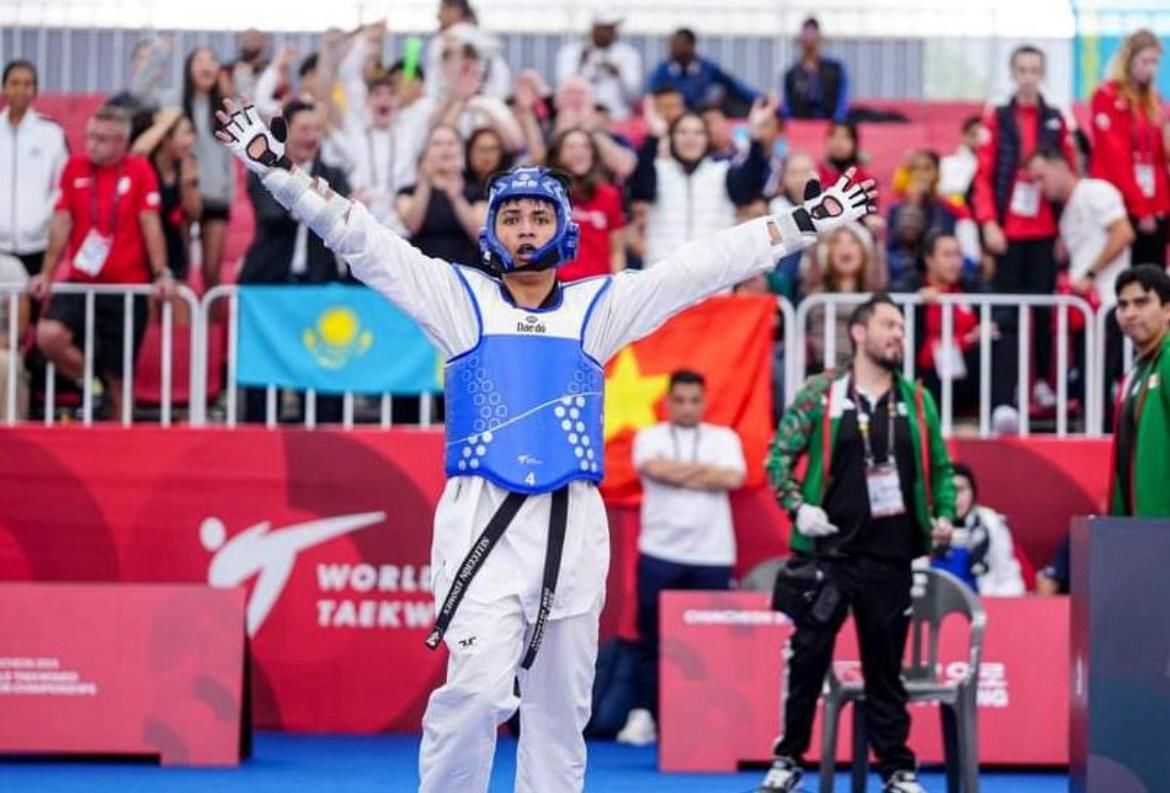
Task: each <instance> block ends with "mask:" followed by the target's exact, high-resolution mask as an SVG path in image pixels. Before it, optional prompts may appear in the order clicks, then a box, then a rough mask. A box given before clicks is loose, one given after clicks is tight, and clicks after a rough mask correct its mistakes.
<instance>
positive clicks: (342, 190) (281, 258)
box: [225, 99, 349, 284]
mask: <svg viewBox="0 0 1170 793" xmlns="http://www.w3.org/2000/svg"><path fill="white" fill-rule="evenodd" d="M284 120H285V122H286V123H287V125H288V139H287V141H286V143H285V154H286V155H287V156H288V158H289V160H291V161H292V162H293V163H295V164H296V165H297V166H299V167H300V168H303V169H304V170H305V171H306V172H308V173H310V174H311V175H312V176H316V177H320V178H321V179H324V180H325V181H326V182H328V183H329V187H330V188H331V189H332V190H334V191H335V192H337V193H339V194H340V195H345V194H347V193H348V192H349V183H348V181H347V180H346V178H345V174H344V173H342V172H341V171H340V170H339V169H337V168H334V167H332V166H329V165H327V164H326V163H325V162H324V161H323V160H322V159H321V140H322V132H323V130H322V123H321V115H320V114H319V113H318V112H317V108H316V107H314V106H313V105H310V104H308V103H306V102H302V101H300V100H299V99H294V100H293V101H291V102H289V103H288V105H287V106H286V107H285V109H284ZM225 150H226V149H225ZM229 156H230V154H229ZM248 196H249V198H251V199H252V207H253V209H254V210H255V213H256V236H255V238H253V240H252V244H251V245H249V246H248V251H247V253H245V254H244V262H243V264H242V265H241V267H240V278H239V280H240V283H241V284H323V283H329V282H332V281H337V280H340V279H341V278H342V271H341V270H340V268H339V266H338V263H337V258H336V257H335V256H334V255H333V253H332V252H330V251H329V249H328V248H326V247H325V243H324V242H322V241H321V238H320V237H318V236H317V235H316V234H314V233H312V232H311V231H310V230H309V227H308V226H306V225H305V224H303V223H297V222H296V221H295V220H294V219H293V218H292V216H291V215H290V214H289V213H288V212H287V211H286V210H285V209H284V207H282V206H281V205H280V204H278V203H277V202H276V199H274V198H272V196H271V195H270V194H269V193H268V191H267V190H265V189H264V186H263V185H262V184H260V180H259V179H258V178H256V177H255V176H249V178H248Z"/></svg>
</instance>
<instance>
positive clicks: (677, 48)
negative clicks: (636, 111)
mask: <svg viewBox="0 0 1170 793" xmlns="http://www.w3.org/2000/svg"><path fill="white" fill-rule="evenodd" d="M696 41H697V39H696V37H695V33H694V31H692V30H690V29H689V28H679V29H678V30H676V31H675V32H674V33H673V34H672V35H671V37H670V55H669V57H668V58H667V59H666V60H664V61H663V62H662V63H660V64H658V66H657V68H655V69H654V73H653V74H651V75H650V80H649V81H648V82H647V85H646V90H647V91H649V92H650V93H654V92H655V91H657V90H658V89H659V88H662V87H664V86H670V87H672V88H675V89H676V90H678V92H679V93H680V94H682V96H683V99H684V100H685V101H686V103H687V109H688V110H701V109H702V108H705V107H708V106H714V107H718V108H721V109H722V110H723V111H724V112H725V113H731V114H732V115H737V116H742V115H744V114H745V113H746V112H747V110H748V108H750V107H751V104H752V102H754V101H755V99H756V97H757V96H758V95H759V93H760V92H759V91H756V90H755V89H754V88H751V87H749V86H747V85H746V84H744V83H743V82H741V81H740V80H739V79H737V78H736V77H734V76H733V75H731V74H729V73H727V72H726V71H724V70H723V67H721V66H720V65H719V64H717V63H715V61H713V60H710V59H709V58H704V57H702V56H701V55H699V54H698V53H696V52H695V43H696Z"/></svg>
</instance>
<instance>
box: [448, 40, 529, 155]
mask: <svg viewBox="0 0 1170 793" xmlns="http://www.w3.org/2000/svg"><path fill="white" fill-rule="evenodd" d="M456 30H463V31H464V32H469V31H476V30H478V29H477V28H458V29H453V30H452V31H448V33H447V34H446V35H447V36H448V37H450V38H451V39H452V41H451V43H450V44H449V45H448V47H447V48H446V49H444V51H443V55H444V59H443V72H442V76H443V79H444V84H445V85H446V86H447V87H446V89H445V91H444V93H442V94H440V95H439V98H438V100H437V101H436V103H435V110H434V112H433V113H432V115H431V119H432V121H433V123H434V124H447V125H449V126H451V127H454V128H455V129H456V130H457V131H458V132H459V134H460V136H462V137H463V138H464V139H467V138H469V137H470V136H471V134H472V133H473V132H475V131H476V130H477V129H479V128H480V127H489V126H490V127H494V128H495V130H496V131H497V132H498V133H499V135H500V138H501V139H502V140H503V141H504V142H505V145H506V146H507V148H508V150H509V151H516V150H517V149H519V148H520V147H521V146H523V145H524V131H523V130H522V129H521V128H520V124H519V123H518V122H517V121H516V117H515V116H514V115H513V114H512V111H511V110H509V109H508V106H507V105H506V104H504V101H503V100H502V99H499V98H497V97H494V96H491V95H490V94H487V93H485V92H484V90H483V89H484V76H485V72H484V68H485V63H486V61H485V55H484V53H483V52H482V50H481V49H480V48H481V46H482V45H481V44H479V43H477V41H478V39H467V40H461V39H459V38H458V36H457V34H456V32H455V31H456ZM428 84H429V83H428Z"/></svg>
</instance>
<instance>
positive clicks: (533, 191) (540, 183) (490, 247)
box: [479, 167, 581, 273]
mask: <svg viewBox="0 0 1170 793" xmlns="http://www.w3.org/2000/svg"><path fill="white" fill-rule="evenodd" d="M520 198H535V199H537V200H540V201H547V202H549V203H550V204H552V205H553V211H554V212H555V213H556V216H557V231H556V234H554V235H553V238H552V239H551V240H549V241H548V242H547V243H545V245H544V246H542V247H540V248H538V249H537V250H536V251H535V252H533V254H532V261H531V263H530V264H525V265H521V267H522V268H523V269H525V270H546V269H548V268H550V267H559V266H561V265H562V264H568V263H569V262H571V261H573V260H574V259H576V258H577V246H578V243H579V242H580V239H581V229H580V227H579V226H578V225H577V224H576V223H574V222H573V208H572V206H570V204H569V178H568V176H566V175H565V174H562V173H559V172H557V171H554V170H551V169H549V168H535V167H526V168H513V169H512V170H510V171H506V172H504V173H502V174H499V175H498V176H495V177H493V178H492V180H491V182H490V183H489V184H488V213H487V220H486V221H485V222H484V227H483V228H482V229H481V230H480V232H479V249H480V251H481V252H482V253H483V261H484V263H485V264H487V265H488V266H489V267H491V268H492V269H494V270H496V271H497V272H501V273H506V272H511V271H513V270H516V269H518V268H517V265H516V263H515V262H514V261H512V255H511V254H510V253H508V251H507V249H505V248H504V246H503V245H502V244H501V243H500V240H499V238H498V237H497V236H496V215H498V214H499V212H500V207H502V206H503V205H504V203H506V202H508V201H514V200H516V199H520Z"/></svg>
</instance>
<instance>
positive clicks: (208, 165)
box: [182, 47, 236, 289]
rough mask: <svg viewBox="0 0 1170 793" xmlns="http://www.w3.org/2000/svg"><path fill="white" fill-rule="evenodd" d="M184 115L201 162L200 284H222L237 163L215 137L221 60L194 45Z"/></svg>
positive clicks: (185, 76)
mask: <svg viewBox="0 0 1170 793" xmlns="http://www.w3.org/2000/svg"><path fill="white" fill-rule="evenodd" d="M182 100H183V101H182V106H183V113H184V115H186V116H187V118H189V119H191V121H192V122H194V124H195V161H196V162H197V163H199V197H200V198H201V199H202V201H203V213H202V214H201V215H200V216H199V243H200V246H201V247H202V249H203V250H202V254H203V288H204V289H211V288H212V287H214V286H216V285H218V284H219V282H220V268H221V267H222V265H223V250H224V244H225V242H226V240H227V224H228V220H229V219H230V217H231V206H232V201H233V200H234V199H235V196H236V167H235V163H233V162H232V157H231V154H229V153H228V152H227V151H226V150H225V149H224V147H223V146H221V145H220V144H219V141H217V140H216V139H215V129H216V127H217V126H218V122H217V121H216V119H215V111H216V110H218V109H219V107H220V105H221V103H222V101H223V99H222V94H221V92H220V84H219V61H218V60H216V57H215V53H214V52H213V51H212V50H211V48H209V47H196V48H195V49H193V50H192V51H191V54H190V55H188V56H187V61H186V63H185V64H184V65H183V94H182Z"/></svg>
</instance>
